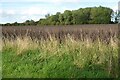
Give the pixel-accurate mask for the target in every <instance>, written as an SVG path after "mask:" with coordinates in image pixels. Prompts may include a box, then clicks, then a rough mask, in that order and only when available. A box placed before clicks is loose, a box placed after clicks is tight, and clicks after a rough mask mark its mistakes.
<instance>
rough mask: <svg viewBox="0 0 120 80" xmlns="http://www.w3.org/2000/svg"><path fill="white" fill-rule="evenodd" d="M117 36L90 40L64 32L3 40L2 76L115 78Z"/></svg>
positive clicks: (116, 69)
mask: <svg viewBox="0 0 120 80" xmlns="http://www.w3.org/2000/svg"><path fill="white" fill-rule="evenodd" d="M117 42H118V40H117V38H115V39H113V38H111V41H110V43H109V44H104V43H102V42H100V40H99V39H98V40H97V41H96V42H94V43H92V41H91V40H90V39H86V40H85V41H80V40H74V38H73V37H72V36H69V35H67V36H66V38H65V40H64V41H63V42H62V43H60V42H59V41H58V40H57V39H56V38H55V37H52V36H50V38H49V39H47V40H37V39H34V40H32V39H31V38H30V37H23V38H21V37H17V39H16V40H11V41H10V40H7V39H5V40H4V42H3V77H41V78H84V77H87V78H96V77H97V78H104V77H118V64H117V63H118V45H117Z"/></svg>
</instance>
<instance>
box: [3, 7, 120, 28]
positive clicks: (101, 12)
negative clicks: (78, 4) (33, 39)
mask: <svg viewBox="0 0 120 80" xmlns="http://www.w3.org/2000/svg"><path fill="white" fill-rule="evenodd" d="M119 17H120V15H118V14H115V13H114V15H113V10H112V9H110V8H107V7H102V6H99V7H87V8H80V9H78V10H72V11H70V10H65V11H64V12H63V13H60V12H57V13H56V14H55V15H50V14H47V15H45V18H43V19H40V20H39V21H36V22H35V21H33V20H26V21H25V22H23V23H17V22H15V23H11V24H10V23H6V24H2V25H3V26H20V25H21V26H23V25H24V26H25V25H27V26H30V25H31V26H32V25H38V26H39V25H78V24H110V23H113V22H112V21H111V18H115V19H116V21H115V23H116V22H118V18H119Z"/></svg>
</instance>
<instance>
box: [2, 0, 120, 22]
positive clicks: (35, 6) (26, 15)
mask: <svg viewBox="0 0 120 80" xmlns="http://www.w3.org/2000/svg"><path fill="white" fill-rule="evenodd" d="M118 1H119V0H0V23H12V22H16V21H17V22H24V21H26V20H31V19H32V20H35V21H37V20H39V19H40V18H44V16H45V15H46V14H48V13H50V14H55V13H56V12H61V13H63V12H64V10H75V9H79V8H85V7H94V6H97V7H98V6H100V5H101V6H104V7H109V8H111V9H113V10H117V9H118Z"/></svg>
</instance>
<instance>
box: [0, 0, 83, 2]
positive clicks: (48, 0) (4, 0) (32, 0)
mask: <svg viewBox="0 0 120 80" xmlns="http://www.w3.org/2000/svg"><path fill="white" fill-rule="evenodd" d="M80 1H81V0H1V1H0V2H50V3H64V2H72V3H76V2H80Z"/></svg>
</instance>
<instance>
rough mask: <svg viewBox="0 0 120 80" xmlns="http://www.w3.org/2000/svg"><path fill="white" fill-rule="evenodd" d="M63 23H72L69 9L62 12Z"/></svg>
mask: <svg viewBox="0 0 120 80" xmlns="http://www.w3.org/2000/svg"><path fill="white" fill-rule="evenodd" d="M63 18H64V23H65V25H70V24H72V19H73V18H72V12H71V11H70V10H65V11H64V13H63Z"/></svg>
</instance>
